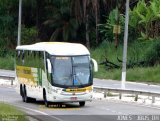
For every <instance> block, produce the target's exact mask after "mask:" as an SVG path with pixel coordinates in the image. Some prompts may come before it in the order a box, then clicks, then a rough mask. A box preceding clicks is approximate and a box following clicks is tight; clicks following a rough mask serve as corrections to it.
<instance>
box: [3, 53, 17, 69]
mask: <svg viewBox="0 0 160 121" xmlns="http://www.w3.org/2000/svg"><path fill="white" fill-rule="evenodd" d="M0 69H6V70H14V58H13V57H12V56H7V57H0Z"/></svg>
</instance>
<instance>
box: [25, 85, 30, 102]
mask: <svg viewBox="0 0 160 121" xmlns="http://www.w3.org/2000/svg"><path fill="white" fill-rule="evenodd" d="M24 102H26V103H28V102H30V98H29V97H28V96H27V90H26V87H25V86H24Z"/></svg>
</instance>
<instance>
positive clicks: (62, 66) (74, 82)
mask: <svg viewBox="0 0 160 121" xmlns="http://www.w3.org/2000/svg"><path fill="white" fill-rule="evenodd" d="M51 62H52V66H53V73H52V77H53V79H52V81H53V84H56V85H59V86H65V87H76V86H83V85H89V84H91V80H90V72H91V71H90V63H89V56H74V57H52V58H51Z"/></svg>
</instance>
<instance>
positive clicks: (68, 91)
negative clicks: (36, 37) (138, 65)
mask: <svg viewBox="0 0 160 121" xmlns="http://www.w3.org/2000/svg"><path fill="white" fill-rule="evenodd" d="M15 70H16V79H17V82H18V90H19V93H20V95H21V96H22V100H23V101H24V102H29V101H30V99H36V100H44V103H45V106H47V107H48V106H49V102H79V105H80V106H84V105H85V101H91V100H92V85H93V71H95V72H96V71H98V65H97V62H96V61H95V60H94V59H91V58H90V53H89V51H88V49H87V48H86V47H85V46H83V45H82V44H76V43H64V42H40V43H36V44H32V45H22V46H17V48H16V69H15Z"/></svg>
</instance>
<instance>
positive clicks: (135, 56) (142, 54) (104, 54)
mask: <svg viewBox="0 0 160 121" xmlns="http://www.w3.org/2000/svg"><path fill="white" fill-rule="evenodd" d="M155 41H156V42H150V41H148V42H145V43H144V42H141V43H140V42H139V43H133V44H132V45H129V47H128V61H127V65H129V64H133V66H132V67H133V68H132V67H129V68H128V69H127V80H128V81H138V82H148V83H160V75H159V73H160V65H159V61H160V59H159V58H158V57H159V56H158V57H157V56H156V55H157V53H159V49H158V48H159V47H158V46H157V45H160V44H155V43H159V42H160V41H159V40H155ZM137 44H139V45H137ZM155 45H156V47H155ZM153 47H154V52H153V53H152V50H153ZM151 48H152V49H151ZM156 48H157V49H156ZM156 50H157V51H156ZM151 53H152V54H151ZM91 55H92V57H93V58H95V59H96V60H97V61H98V63H99V71H98V73H95V77H96V78H101V79H114V80H121V71H122V70H121V66H122V63H121V62H119V61H118V60H117V57H118V58H119V59H120V60H122V46H119V47H118V48H117V49H115V47H114V44H113V43H110V42H103V43H102V44H101V45H100V46H99V47H98V48H96V49H94V50H91ZM153 57H154V58H156V59H155V60H157V64H154V66H151V67H150V66H148V65H147V64H144V65H140V66H139V65H136V63H139V61H142V60H143V59H144V60H145V61H146V62H149V63H150V60H151V58H153ZM106 58H107V60H109V61H110V62H113V63H114V64H116V65H118V66H120V68H119V69H116V68H107V66H105V65H101V64H100V63H101V62H103V61H105V59H106ZM147 59H148V61H147ZM151 64H152V63H151Z"/></svg>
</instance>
